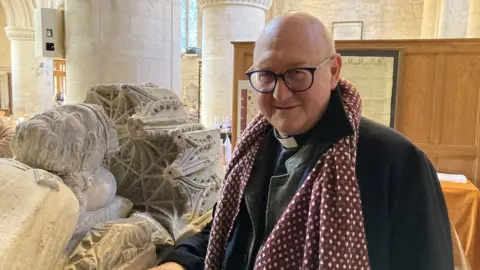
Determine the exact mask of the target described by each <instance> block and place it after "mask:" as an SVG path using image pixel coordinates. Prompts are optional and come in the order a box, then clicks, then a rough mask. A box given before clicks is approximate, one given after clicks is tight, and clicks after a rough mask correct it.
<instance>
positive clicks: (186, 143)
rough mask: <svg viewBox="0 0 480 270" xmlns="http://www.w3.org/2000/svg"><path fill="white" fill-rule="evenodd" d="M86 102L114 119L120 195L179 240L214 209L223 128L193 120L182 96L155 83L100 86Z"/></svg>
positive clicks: (114, 168)
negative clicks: (196, 122) (188, 228)
mask: <svg viewBox="0 0 480 270" xmlns="http://www.w3.org/2000/svg"><path fill="white" fill-rule="evenodd" d="M85 102H87V103H94V104H99V105H101V106H102V107H103V108H104V110H105V112H106V114H107V115H108V116H109V117H110V118H111V120H112V121H113V122H114V125H115V129H116V131H117V135H118V144H119V146H120V151H119V152H118V154H116V155H114V156H112V157H111V158H109V159H108V161H107V162H106V164H105V166H106V167H107V168H108V169H109V170H110V171H111V172H112V173H113V175H114V176H115V179H116V180H117V194H118V195H120V196H123V197H126V198H128V199H130V200H131V201H132V202H133V204H134V208H135V209H136V210H140V211H146V212H148V213H149V214H150V215H152V217H154V218H155V219H156V220H157V221H159V222H160V223H161V225H162V226H164V227H165V228H166V229H167V230H168V231H169V233H170V234H171V235H173V236H174V238H175V239H177V238H178V237H179V236H180V235H181V234H182V233H183V232H184V230H185V229H186V228H187V227H188V225H189V224H194V223H196V222H195V220H196V219H198V218H200V217H201V216H202V215H204V214H205V213H207V212H208V210H210V209H211V208H212V206H213V204H214V203H215V201H216V200H217V197H218V193H219V191H220V187H221V177H220V176H221V174H222V168H221V166H220V162H219V156H220V131H219V130H216V129H205V128H204V127H203V126H202V125H199V124H195V123H192V122H190V121H189V119H188V115H187V113H186V111H185V109H184V107H183V105H182V104H181V102H180V100H179V98H178V97H177V96H176V95H175V94H174V93H173V92H171V91H169V90H165V89H160V88H158V87H155V86H153V85H143V86H142V85H128V84H122V85H96V86H93V87H92V88H91V89H90V91H89V92H88V94H87V98H86V100H85ZM202 218H203V217H202Z"/></svg>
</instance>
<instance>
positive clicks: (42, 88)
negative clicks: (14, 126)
mask: <svg viewBox="0 0 480 270" xmlns="http://www.w3.org/2000/svg"><path fill="white" fill-rule="evenodd" d="M5 32H6V34H7V37H8V38H9V39H10V42H11V63H12V64H11V65H12V103H13V104H12V106H13V114H14V115H18V116H33V115H35V114H37V113H40V112H42V111H44V110H46V109H49V108H51V107H52V106H53V96H54V89H53V74H52V69H53V67H52V65H51V64H50V62H51V60H48V59H41V58H37V57H36V56H35V33H34V30H33V28H29V27H12V26H9V27H7V28H5Z"/></svg>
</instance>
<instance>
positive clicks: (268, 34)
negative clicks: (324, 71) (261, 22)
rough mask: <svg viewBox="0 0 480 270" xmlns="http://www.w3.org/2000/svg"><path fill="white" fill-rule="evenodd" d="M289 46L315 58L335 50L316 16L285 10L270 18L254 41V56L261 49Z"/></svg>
mask: <svg viewBox="0 0 480 270" xmlns="http://www.w3.org/2000/svg"><path fill="white" fill-rule="evenodd" d="M289 47H297V48H298V50H303V52H304V53H306V54H309V57H310V58H314V59H315V60H316V61H319V60H320V59H322V58H325V57H328V56H331V55H333V54H334V53H335V45H334V41H333V39H332V35H331V33H330V31H329V30H328V28H327V27H326V26H325V24H324V23H322V22H321V21H320V20H319V19H318V18H317V17H315V16H312V15H310V14H309V13H306V12H288V13H285V14H283V15H280V16H277V17H275V18H274V19H273V20H271V21H270V23H269V24H268V25H267V26H265V28H264V29H263V31H262V33H261V34H260V37H259V38H258V40H257V42H256V45H255V50H254V54H255V59H256V60H259V59H258V57H259V55H260V53H261V52H262V51H265V50H279V49H280V50H283V49H287V48H289ZM256 62H257V61H256Z"/></svg>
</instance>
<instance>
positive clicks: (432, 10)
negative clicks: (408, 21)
mask: <svg viewBox="0 0 480 270" xmlns="http://www.w3.org/2000/svg"><path fill="white" fill-rule="evenodd" d="M443 2H444V1H443ZM441 4H442V0H425V1H424V2H423V19H422V34H421V35H422V38H425V39H429V38H436V37H437V31H438V27H439V23H438V22H439V15H440V14H439V10H440V8H441Z"/></svg>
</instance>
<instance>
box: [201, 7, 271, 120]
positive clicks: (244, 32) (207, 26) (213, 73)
mask: <svg viewBox="0 0 480 270" xmlns="http://www.w3.org/2000/svg"><path fill="white" fill-rule="evenodd" d="M198 3H199V5H200V8H201V9H202V19H203V21H202V93H201V102H202V104H201V123H202V124H204V125H205V126H206V127H211V126H212V125H213V123H214V117H215V116H220V117H223V116H231V115H232V89H233V45H232V44H231V42H232V41H255V40H256V39H257V38H258V36H259V35H260V32H261V31H262V29H263V27H264V26H265V13H266V11H267V10H268V9H269V8H270V6H271V5H272V1H271V0H199V1H198Z"/></svg>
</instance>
